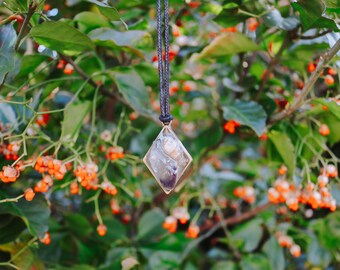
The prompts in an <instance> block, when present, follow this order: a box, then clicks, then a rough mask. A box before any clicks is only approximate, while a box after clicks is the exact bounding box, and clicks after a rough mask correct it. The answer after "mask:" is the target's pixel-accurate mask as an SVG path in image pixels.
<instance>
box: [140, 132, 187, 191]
mask: <svg viewBox="0 0 340 270" xmlns="http://www.w3.org/2000/svg"><path fill="white" fill-rule="evenodd" d="M191 161H192V158H191V156H190V154H189V153H188V152H187V150H186V149H185V148H184V146H183V144H182V143H181V141H180V140H179V139H178V138H177V136H176V134H175V133H174V132H173V131H172V130H171V128H170V127H169V126H164V128H163V129H162V131H161V132H160V133H159V135H158V137H157V138H156V140H155V141H154V142H153V144H152V146H151V148H150V149H149V151H148V152H147V154H146V155H145V157H144V163H145V164H146V166H147V167H148V168H149V170H150V171H151V173H152V174H153V176H154V177H155V178H156V180H157V182H158V183H159V184H160V186H161V187H162V189H163V190H164V192H165V193H167V194H168V193H170V192H171V191H172V190H173V189H174V188H175V187H176V184H177V183H178V180H179V179H180V178H181V176H182V175H183V173H184V172H185V170H186V169H187V168H188V166H189V164H190V163H191Z"/></svg>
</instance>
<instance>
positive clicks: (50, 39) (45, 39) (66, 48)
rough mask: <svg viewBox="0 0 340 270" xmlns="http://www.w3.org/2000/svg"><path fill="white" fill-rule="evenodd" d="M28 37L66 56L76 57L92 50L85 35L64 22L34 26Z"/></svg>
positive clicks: (92, 45) (91, 44)
mask: <svg viewBox="0 0 340 270" xmlns="http://www.w3.org/2000/svg"><path fill="white" fill-rule="evenodd" d="M30 35H31V36H32V37H33V38H34V39H35V41H36V42H38V43H39V44H42V45H44V46H46V47H48V48H49V49H51V50H56V51H58V52H61V53H63V54H66V55H77V54H80V53H82V52H84V51H90V50H93V49H94V44H93V43H92V41H91V39H90V38H88V37H87V36H86V35H84V34H82V33H81V32H79V31H78V30H77V29H76V28H74V27H72V26H70V25H68V24H67V23H64V22H60V21H58V22H44V23H42V24H39V25H37V26H34V27H33V28H32V30H31V33H30Z"/></svg>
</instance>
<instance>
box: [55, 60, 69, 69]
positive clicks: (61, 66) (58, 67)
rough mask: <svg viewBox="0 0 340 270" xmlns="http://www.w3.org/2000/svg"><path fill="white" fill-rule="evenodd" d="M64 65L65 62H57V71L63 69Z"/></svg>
mask: <svg viewBox="0 0 340 270" xmlns="http://www.w3.org/2000/svg"><path fill="white" fill-rule="evenodd" d="M66 64H67V62H66V61H65V60H59V62H58V65H57V69H63V68H64V67H65V65H66Z"/></svg>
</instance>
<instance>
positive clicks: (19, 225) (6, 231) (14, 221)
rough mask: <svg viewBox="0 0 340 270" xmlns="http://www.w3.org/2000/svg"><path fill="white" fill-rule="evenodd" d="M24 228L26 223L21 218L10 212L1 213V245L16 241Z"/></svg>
mask: <svg viewBox="0 0 340 270" xmlns="http://www.w3.org/2000/svg"><path fill="white" fill-rule="evenodd" d="M24 229H26V224H25V223H24V221H23V220H22V219H21V218H19V217H15V216H12V215H9V214H5V215H0V245H1V244H5V243H9V242H12V241H14V240H15V239H16V238H17V237H18V236H19V235H20V234H21V233H22V231H23V230H24Z"/></svg>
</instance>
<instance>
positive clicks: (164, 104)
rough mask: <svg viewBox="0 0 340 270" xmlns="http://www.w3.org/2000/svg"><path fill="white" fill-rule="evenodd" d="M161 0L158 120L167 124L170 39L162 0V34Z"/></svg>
mask: <svg viewBox="0 0 340 270" xmlns="http://www.w3.org/2000/svg"><path fill="white" fill-rule="evenodd" d="M162 11H163V8H162V0H157V35H158V37H157V53H158V74H159V89H160V95H159V97H160V105H161V106H160V107H161V114H160V116H159V120H161V121H162V122H163V124H164V125H168V124H169V123H170V122H171V120H172V119H173V117H172V115H171V114H170V100H169V99H170V96H169V84H170V59H169V51H170V45H169V43H170V41H169V3H168V0H164V36H163V29H162V17H163V16H162V13H163V12H162ZM163 38H164V53H165V57H164V63H163Z"/></svg>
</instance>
